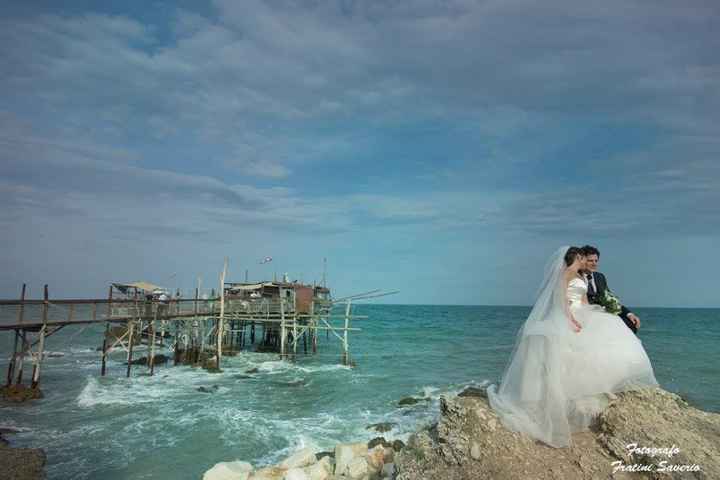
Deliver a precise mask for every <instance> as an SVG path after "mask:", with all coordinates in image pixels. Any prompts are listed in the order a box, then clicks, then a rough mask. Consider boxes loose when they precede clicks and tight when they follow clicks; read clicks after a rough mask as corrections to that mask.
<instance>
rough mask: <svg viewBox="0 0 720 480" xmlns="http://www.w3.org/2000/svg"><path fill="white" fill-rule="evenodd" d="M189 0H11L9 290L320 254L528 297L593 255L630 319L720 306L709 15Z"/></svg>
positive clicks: (471, 1) (414, 279)
mask: <svg viewBox="0 0 720 480" xmlns="http://www.w3.org/2000/svg"><path fill="white" fill-rule="evenodd" d="M199 3H200V2H193V1H180V2H176V3H170V2H153V1H152V0H150V1H136V2H131V1H122V2H114V3H113V4H112V5H111V4H110V2H91V1H75V2H55V1H33V2H27V1H17V2H15V3H13V2H9V4H8V2H4V8H3V16H2V19H0V65H2V67H1V68H0V200H1V201H2V207H3V208H2V209H0V229H1V230H2V232H3V233H2V235H1V236H0V251H1V253H0V270H1V271H2V275H1V276H0V297H5V298H9V297H16V296H17V295H18V294H19V291H20V286H21V284H22V283H23V282H27V283H28V284H29V285H30V292H31V295H33V296H37V295H39V294H40V292H41V288H42V284H43V283H49V284H50V293H51V296H52V295H54V296H65V297H67V296H95V295H103V294H104V292H105V291H106V289H107V285H108V284H109V282H111V281H132V280H140V279H143V280H148V281H153V282H155V283H159V284H162V285H166V286H169V287H180V288H183V289H189V288H191V287H192V286H193V285H194V283H195V282H196V281H197V277H198V276H201V277H202V279H203V280H202V281H203V284H204V285H206V286H210V285H213V286H215V285H216V284H217V282H218V273H219V271H220V270H221V268H222V262H223V257H225V256H228V257H229V259H230V260H229V262H230V275H229V278H230V279H235V280H243V279H244V272H245V269H248V270H249V274H250V277H251V279H256V280H259V279H269V278H272V275H273V273H275V272H277V273H278V274H281V273H283V272H288V274H289V275H290V277H291V279H302V280H304V281H313V280H320V278H321V276H322V263H323V260H322V259H323V257H326V258H327V262H328V268H327V272H328V281H329V283H330V285H331V286H332V287H333V290H334V292H335V293H336V294H337V295H342V294H348V293H353V292H360V291H364V290H369V289H372V288H384V289H399V290H401V293H400V294H398V295H396V296H394V297H392V302H395V303H447V304H521V305H524V304H529V303H531V302H532V299H533V296H534V293H535V290H536V288H537V285H538V283H539V281H540V278H541V276H542V267H543V264H544V262H545V260H546V258H547V257H548V256H549V255H550V254H551V253H552V251H553V250H555V249H556V248H557V247H558V246H560V245H564V244H584V243H588V242H590V243H594V244H596V245H598V247H599V248H600V249H601V251H602V258H601V270H603V271H605V273H606V274H607V275H608V277H609V280H610V285H611V286H612V287H613V288H614V290H616V291H617V292H618V293H619V294H620V296H621V297H622V298H623V300H625V303H627V304H630V305H635V306H718V305H720V301H718V294H717V293H716V292H717V289H718V285H719V284H718V280H717V274H716V272H717V271H718V270H719V269H720V260H719V259H720V254H719V253H718V251H717V250H718V247H717V245H718V244H720V221H719V220H720V215H719V213H720V212H719V210H720V209H719V207H718V205H720V188H719V187H720V185H719V183H720V162H719V160H720V158H718V154H719V153H720V127H719V126H718V125H720V114H719V113H718V112H720V55H718V52H720V35H718V33H717V32H719V31H720V4H719V3H718V2H717V1H716V0H709V1H692V0H691V1H686V2H678V1H676V0H671V1H663V0H652V1H634V0H607V1H604V2H577V1H576V0H560V1H552V2H537V1H530V0H501V1H494V0H488V1H485V0H446V1H439V0H404V1H401V2H394V1H388V0H358V1H354V0H337V1H330V0H327V1H320V0H308V1H300V0H272V1H256V0H243V1H240V2H238V1H233V0H215V1H213V2H210V3H208V4H207V5H206V6H205V7H202V8H198V4H199ZM61 5H62V6H61ZM265 256H272V257H273V261H272V262H271V263H270V264H266V265H260V264H259V261H260V260H261V259H262V258H263V257H265Z"/></svg>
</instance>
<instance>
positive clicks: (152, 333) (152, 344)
mask: <svg viewBox="0 0 720 480" xmlns="http://www.w3.org/2000/svg"><path fill="white" fill-rule="evenodd" d="M158 310H160V304H157V305H156V306H155V318H153V320H152V321H151V322H150V355H149V356H148V366H149V367H150V376H151V377H152V375H153V373H155V322H156V321H157V317H158Z"/></svg>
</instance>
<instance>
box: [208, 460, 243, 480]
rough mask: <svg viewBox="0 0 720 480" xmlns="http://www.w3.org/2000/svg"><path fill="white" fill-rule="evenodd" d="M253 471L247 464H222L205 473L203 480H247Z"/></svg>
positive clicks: (237, 462) (238, 462)
mask: <svg viewBox="0 0 720 480" xmlns="http://www.w3.org/2000/svg"><path fill="white" fill-rule="evenodd" d="M252 469H253V467H252V465H250V464H249V463H247V462H240V461H235V462H220V463H216V464H215V465H214V466H213V467H212V468H211V469H210V470H208V471H207V472H205V474H204V475H203V480H247V478H248V477H249V476H250V472H252Z"/></svg>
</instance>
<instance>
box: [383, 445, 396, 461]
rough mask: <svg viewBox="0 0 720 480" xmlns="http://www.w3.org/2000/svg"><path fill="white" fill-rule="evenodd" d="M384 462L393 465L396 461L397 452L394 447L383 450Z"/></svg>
mask: <svg viewBox="0 0 720 480" xmlns="http://www.w3.org/2000/svg"><path fill="white" fill-rule="evenodd" d="M383 455H384V459H383V460H384V462H385V463H393V462H394V461H395V450H393V448H392V447H385V448H383Z"/></svg>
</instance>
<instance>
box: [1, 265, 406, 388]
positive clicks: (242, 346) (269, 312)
mask: <svg viewBox="0 0 720 480" xmlns="http://www.w3.org/2000/svg"><path fill="white" fill-rule="evenodd" d="M226 273H227V263H226V265H225V268H224V269H223V272H222V274H221V276H220V286H221V287H222V288H220V289H219V290H218V291H217V293H216V292H215V291H214V290H213V291H212V292H211V293H210V294H209V295H207V294H204V295H201V294H200V289H199V288H196V289H195V291H194V294H193V295H192V296H190V297H189V298H188V297H183V296H182V295H181V294H180V292H179V291H176V292H175V293H174V294H173V293H172V292H171V291H170V290H168V289H165V288H163V287H160V286H157V285H154V284H152V283H149V282H131V283H112V284H111V285H110V287H109V289H108V296H107V298H94V299H58V300H51V299H50V296H49V289H48V286H47V285H45V286H44V289H43V298H42V299H28V298H26V291H27V288H26V285H23V287H22V290H21V294H20V298H19V299H15V300H0V332H2V331H8V332H11V334H13V335H14V342H13V350H12V352H11V354H10V356H9V357H10V361H9V364H8V368H7V375H6V383H5V387H4V391H5V392H7V391H9V390H26V391H27V392H29V395H33V392H39V389H38V385H39V382H40V371H41V367H42V364H43V361H44V360H45V357H46V349H47V342H48V339H49V338H50V337H51V336H53V335H54V334H55V333H57V332H58V331H60V330H62V329H64V328H66V327H68V326H72V327H79V328H86V327H87V326H90V325H93V324H95V325H97V324H100V325H104V330H103V334H102V342H101V346H100V347H99V348H98V352H99V354H98V356H99V360H100V375H102V376H104V375H106V374H107V373H108V359H109V358H110V357H111V356H113V357H116V356H117V353H118V352H119V353H121V354H122V356H123V357H122V358H123V359H124V360H125V362H124V363H125V367H124V368H125V374H126V376H128V377H129V376H130V373H131V370H132V367H133V366H134V365H138V364H140V365H144V366H146V368H147V369H148V371H149V374H150V375H153V373H154V371H155V368H156V365H157V364H158V363H160V362H161V361H162V363H165V362H166V361H169V360H170V359H169V358H167V357H166V356H164V355H162V354H160V355H158V351H161V350H163V349H165V350H169V351H170V352H171V353H172V361H173V364H190V365H196V366H202V367H205V368H207V369H208V370H210V371H218V370H219V369H220V367H221V364H222V358H223V356H224V355H225V356H232V355H237V354H238V353H240V352H242V351H243V350H254V351H264V352H268V351H269V352H277V353H278V354H279V356H280V358H281V359H283V360H293V359H295V357H296V355H297V354H298V349H299V346H300V345H302V353H303V354H315V353H317V351H318V343H319V342H318V340H319V335H318V333H319V332H322V331H325V332H326V338H327V339H330V338H331V334H332V336H333V337H334V338H336V339H337V340H339V341H340V344H341V348H342V354H341V361H342V363H344V364H351V359H350V353H349V333H350V332H354V331H359V330H360V329H359V328H357V327H353V326H351V323H352V321H354V320H356V319H364V318H367V317H366V316H363V315H353V314H352V302H353V301H356V300H364V299H369V298H376V297H380V296H385V295H390V294H394V293H397V292H386V293H383V292H381V291H380V290H373V291H370V292H364V293H361V294H357V295H351V296H348V297H343V298H338V299H334V298H332V295H331V292H330V289H328V288H327V287H325V286H324V285H323V286H318V285H308V284H303V283H298V282H287V281H285V280H286V279H284V281H282V282H277V281H272V282H270V281H267V282H257V283H249V282H244V283H235V282H225V276H226ZM141 348H143V349H145V350H146V352H147V353H146V356H144V357H141V358H134V357H135V355H136V354H137V352H138V350H140V349H141ZM27 361H29V362H30V363H31V365H32V374H31V376H30V382H29V388H28V386H25V384H24V383H23V382H24V373H25V371H26V366H27ZM29 398H32V397H31V396H30V397H29Z"/></svg>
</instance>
